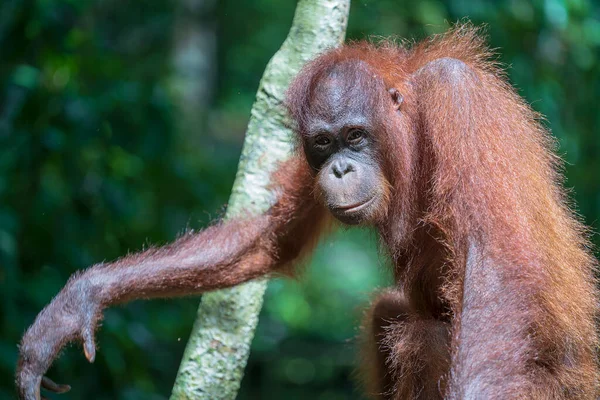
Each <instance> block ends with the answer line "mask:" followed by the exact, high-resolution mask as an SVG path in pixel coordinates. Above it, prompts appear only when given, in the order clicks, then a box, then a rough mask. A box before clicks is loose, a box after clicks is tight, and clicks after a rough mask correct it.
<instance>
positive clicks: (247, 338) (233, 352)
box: [171, 0, 350, 400]
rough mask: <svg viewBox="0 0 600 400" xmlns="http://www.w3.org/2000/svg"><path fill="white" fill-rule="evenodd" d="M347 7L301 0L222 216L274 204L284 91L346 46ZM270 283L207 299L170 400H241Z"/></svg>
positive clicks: (281, 156)
mask: <svg viewBox="0 0 600 400" xmlns="http://www.w3.org/2000/svg"><path fill="white" fill-rule="evenodd" d="M349 9H350V0H300V1H299V2H298V5H297V8H296V14H295V16H294V21H293V23H292V27H291V29H290V33H289V35H288V37H287V39H286V40H285V42H284V43H283V45H282V46H281V49H280V50H279V51H278V52H277V53H276V54H275V56H274V57H273V58H272V59H271V61H270V62H269V64H268V65H267V68H266V70H265V73H264V75H263V77H262V80H261V82H260V85H259V88H258V93H257V95H256V101H255V103H254V106H253V107H252V111H251V117H250V122H249V124H248V130H247V133H246V139H245V142H244V148H243V150H242V156H241V158H240V164H239V168H238V172H237V176H236V179H235V183H234V185H233V190H232V193H231V197H230V201H229V206H228V208H227V213H226V215H225V218H235V217H236V216H240V215H246V214H247V213H260V212H264V211H266V210H267V209H268V207H269V205H270V204H272V202H273V200H274V198H273V194H272V193H270V192H269V190H268V189H267V185H268V182H269V177H270V175H271V173H272V172H273V171H274V170H275V168H276V166H277V164H278V163H279V162H281V161H283V160H285V159H286V158H287V157H288V156H289V154H290V152H291V149H292V143H291V137H292V136H291V135H292V132H291V131H290V129H289V122H290V121H289V119H288V116H287V113H286V111H285V109H284V107H283V96H284V93H285V90H286V88H287V87H288V85H289V83H290V81H291V80H292V78H293V77H294V76H295V75H296V74H297V73H298V71H299V69H300V68H301V67H302V65H304V63H306V62H307V61H308V60H310V59H311V58H314V57H315V56H316V55H317V54H319V53H321V52H323V51H324V50H325V49H327V48H331V47H335V46H338V45H339V44H340V43H342V42H343V40H344V36H345V31H346V25H347V21H348V12H349ZM266 284H267V283H266V281H265V280H258V281H253V282H249V283H246V284H244V285H240V286H238V287H235V288H231V289H227V290H221V291H217V292H213V293H208V294H206V295H204V296H203V297H202V302H201V304H200V307H199V309H198V316H197V319H196V322H195V323H194V327H193V328H192V333H191V335H190V338H189V341H188V344H187V347H186V349H185V352H184V355H183V360H182V362H181V365H180V367H179V372H178V373H177V378H176V380H175V385H174V387H173V393H172V395H171V400H180V399H210V400H214V399H234V398H235V397H236V394H237V391H238V389H239V387H240V384H241V380H242V376H243V371H244V367H245V366H246V361H247V359H248V355H249V352H250V343H251V341H252V337H253V335H254V329H255V328H256V324H257V322H258V313H259V312H260V308H261V306H262V298H263V294H264V291H265V288H266Z"/></svg>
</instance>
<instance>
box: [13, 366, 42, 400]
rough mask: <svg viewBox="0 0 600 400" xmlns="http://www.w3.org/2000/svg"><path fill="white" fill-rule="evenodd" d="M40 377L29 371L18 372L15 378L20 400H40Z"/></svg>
mask: <svg viewBox="0 0 600 400" xmlns="http://www.w3.org/2000/svg"><path fill="white" fill-rule="evenodd" d="M41 380H42V378H41V377H39V376H36V375H35V374H33V373H30V372H29V371H20V372H19V375H18V376H17V389H18V391H19V399H20V400H40V381H41Z"/></svg>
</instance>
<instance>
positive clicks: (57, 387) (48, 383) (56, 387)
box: [42, 376, 71, 393]
mask: <svg viewBox="0 0 600 400" xmlns="http://www.w3.org/2000/svg"><path fill="white" fill-rule="evenodd" d="M42 387H43V388H44V389H47V390H50V391H51V392H54V393H66V392H68V391H69V390H71V386H69V385H61V384H58V383H56V382H54V381H53V380H52V379H50V378H48V377H47V376H44V377H43V378H42Z"/></svg>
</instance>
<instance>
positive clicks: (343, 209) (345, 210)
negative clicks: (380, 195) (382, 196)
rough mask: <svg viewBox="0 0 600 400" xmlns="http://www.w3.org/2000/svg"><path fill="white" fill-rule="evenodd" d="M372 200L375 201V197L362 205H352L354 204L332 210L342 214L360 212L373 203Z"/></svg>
mask: <svg viewBox="0 0 600 400" xmlns="http://www.w3.org/2000/svg"><path fill="white" fill-rule="evenodd" d="M373 200H375V197H371V198H370V199H369V200H367V201H365V202H364V203H354V204H349V205H347V206H338V207H334V210H335V211H338V212H343V213H345V214H350V213H355V212H357V211H360V210H362V209H363V208H366V207H368V206H369V204H371V203H372V202H373Z"/></svg>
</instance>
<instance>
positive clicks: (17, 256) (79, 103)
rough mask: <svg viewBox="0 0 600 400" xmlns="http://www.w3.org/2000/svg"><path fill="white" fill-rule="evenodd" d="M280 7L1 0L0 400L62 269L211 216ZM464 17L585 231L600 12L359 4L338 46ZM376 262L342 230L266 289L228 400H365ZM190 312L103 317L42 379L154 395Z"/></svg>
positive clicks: (208, 1) (594, 170)
mask: <svg viewBox="0 0 600 400" xmlns="http://www.w3.org/2000/svg"><path fill="white" fill-rule="evenodd" d="M294 7H295V2H294V1H291V0H286V1H281V0H247V1H239V0H145V1H138V0H95V1H90V0H38V1H33V0H2V1H1V2H0V78H1V79H0V293H1V294H2V300H1V301H0V399H11V398H14V392H13V371H14V367H15V362H16V358H17V343H18V341H19V338H20V336H21V335H22V333H23V332H24V330H25V329H26V327H27V326H28V325H29V324H30V323H31V322H32V321H33V319H34V317H35V315H36V314H37V312H38V311H39V310H40V309H41V308H42V307H43V306H44V305H45V304H46V303H47V302H48V301H49V300H50V299H51V298H52V296H53V295H54V294H56V293H57V292H58V291H59V290H60V288H61V287H62V285H63V284H64V283H65V281H66V280H67V278H68V277H69V275H70V274H71V273H73V272H74V271H76V270H77V269H80V268H83V267H85V266H87V265H90V264H92V263H96V262H99V261H102V260H111V259H114V258H116V257H119V256H120V255H123V254H125V253H127V252H129V251H135V250H137V249H140V248H141V247H142V246H143V245H144V244H145V243H155V244H161V243H166V242H168V241H170V240H172V239H173V238H174V237H175V236H176V235H177V234H178V233H179V232H181V231H182V230H183V229H185V228H186V227H192V228H201V227H202V226H205V225H206V224H208V223H210V222H211V221H213V220H215V219H216V218H218V217H219V215H221V214H222V212H223V209H224V206H225V204H226V202H227V198H228V194H229V190H230V188H231V185H232V182H233V179H234V175H235V171H236V167H237V160H238V157H239V154H240V150H241V145H242V141H243V138H244V130H245V126H246V123H247V121H248V116H249V111H250V107H251V105H252V101H253V99H254V95H255V91H256V89H257V86H258V81H259V79H260V77H261V74H262V72H263V69H264V67H265V65H266V63H267V61H268V60H269V58H270V57H271V56H272V55H273V53H274V52H275V51H276V50H277V49H278V48H279V46H280V44H281V43H282V41H283V40H284V38H285V36H286V34H287V31H288V29H289V27H290V24H291V20H292V16H293V12H294ZM465 17H468V18H469V19H470V20H471V21H472V22H474V23H475V24H483V23H485V24H487V26H488V28H487V32H488V34H489V41H490V44H491V46H492V47H494V48H498V49H499V54H500V56H499V59H500V61H502V62H503V63H505V64H506V65H507V66H508V75H509V77H510V80H511V82H512V83H513V84H514V85H515V86H516V87H517V88H518V90H519V92H520V93H521V94H522V95H523V96H524V97H525V98H526V99H527V101H528V102H529V103H531V104H532V106H533V108H534V109H536V110H538V111H540V112H542V113H543V114H545V115H546V116H547V122H546V123H547V125H548V126H549V127H550V128H551V129H552V131H553V132H554V134H555V135H556V137H557V138H558V140H559V143H560V153H561V155H563V157H564V158H565V160H566V161H567V164H566V175H567V178H568V180H567V186H568V187H573V188H574V191H573V198H574V199H575V200H576V202H577V209H578V212H579V213H580V214H581V215H582V217H583V218H584V219H585V221H586V223H587V224H589V225H590V226H592V229H593V231H596V232H597V231H598V227H599V226H598V225H599V223H598V217H599V216H600V155H599V154H598V153H599V152H600V132H599V122H600V108H599V106H598V100H599V96H600V51H599V50H600V4H599V3H598V2H597V1H592V0H533V1H524V0H523V1H522V0H498V1H491V0H489V1H484V0H445V1H439V0H420V1H400V0H398V1H392V0H360V1H359V0H355V1H353V4H352V9H351V13H350V22H349V27H348V37H349V38H351V39H361V38H365V37H368V36H370V35H386V36H387V35H397V36H399V37H402V38H405V37H409V38H417V39H418V38H422V37H425V36H427V35H429V34H431V33H436V32H441V31H443V30H445V29H446V28H447V26H448V21H450V22H452V21H457V20H459V19H463V18H465ZM498 112H502V110H501V109H499V110H498ZM593 240H594V241H595V243H596V244H598V237H597V236H593ZM385 264H386V262H385V260H383V261H380V260H378V257H377V244H376V240H375V238H374V235H373V234H372V233H370V232H366V231H360V230H350V231H346V232H340V233H337V234H335V235H333V237H332V238H330V239H329V240H327V241H326V242H325V243H324V244H323V245H322V246H321V247H320V249H319V250H318V252H317V254H316V255H315V257H314V259H313V262H312V264H311V266H309V267H307V269H306V272H305V273H304V274H303V276H302V278H301V279H299V280H298V281H284V280H274V281H272V282H271V283H270V285H269V289H268V293H267V295H266V299H265V306H264V309H263V312H262V315H261V319H260V325H259V327H258V330H257V335H256V338H255V340H254V342H253V349H252V350H253V351H252V355H251V357H250V361H249V365H248V368H247V372H246V376H245V378H244V380H243V382H242V389H241V392H240V395H239V398H240V399H306V398H314V399H318V400H336V399H358V398H361V397H360V394H359V392H358V391H357V389H356V386H355V385H354V384H353V381H352V365H353V363H354V360H355V357H356V356H355V355H356V351H355V344H354V343H355V340H354V339H353V338H354V337H355V336H356V334H357V332H358V330H357V326H358V323H359V321H360V319H361V311H360V310H361V306H364V304H365V303H366V302H367V301H368V297H369V295H368V294H369V292H370V291H371V290H372V289H373V288H375V287H382V286H385V285H386V284H387V282H388V277H387V275H386V273H385ZM198 300H199V298H197V297H196V298H187V299H177V300H168V301H167V300H164V301H162V300H157V301H151V302H134V303H132V304H129V305H127V306H124V307H120V308H116V309H111V310H108V311H107V312H106V318H105V321H104V324H103V327H102V329H101V331H100V332H99V334H98V340H99V343H100V352H99V354H98V357H97V360H96V363H95V364H94V365H89V364H88V363H87V362H86V361H85V359H84V357H83V356H82V354H81V351H80V349H79V348H77V347H72V348H70V349H69V350H67V351H66V352H65V354H64V355H63V357H62V358H61V359H60V360H59V361H58V362H57V363H56V364H55V366H54V367H53V369H52V370H51V376H53V377H55V378H56V379H57V381H60V382H63V381H64V382H68V383H71V384H73V390H72V392H71V394H70V395H68V396H67V397H68V398H71V399H82V398H90V399H123V400H134V399H146V400H148V399H156V400H158V399H166V398H168V395H169V393H170V388H171V385H172V383H173V381H174V378H175V374H176V371H177V367H178V364H179V359H180V357H181V354H182V352H183V348H184V346H185V342H186V339H187V336H188V334H189V331H190V328H191V324H192V322H193V320H194V316H195V310H196V307H197V304H198ZM53 398H54V397H53Z"/></svg>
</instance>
